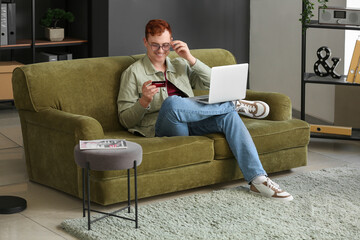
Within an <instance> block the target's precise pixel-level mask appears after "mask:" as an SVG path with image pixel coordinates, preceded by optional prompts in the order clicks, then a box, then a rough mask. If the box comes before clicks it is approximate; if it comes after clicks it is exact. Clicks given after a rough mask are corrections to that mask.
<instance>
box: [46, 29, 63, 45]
mask: <svg viewBox="0 0 360 240" xmlns="http://www.w3.org/2000/svg"><path fill="white" fill-rule="evenodd" d="M45 37H46V38H47V39H48V40H50V41H52V42H57V41H62V40H63V39H64V28H45Z"/></svg>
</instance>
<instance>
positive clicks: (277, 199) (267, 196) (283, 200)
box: [249, 189, 294, 202]
mask: <svg viewBox="0 0 360 240" xmlns="http://www.w3.org/2000/svg"><path fill="white" fill-rule="evenodd" d="M249 192H250V193H251V194H255V195H258V196H263V197H266V198H270V199H274V200H276V201H282V202H290V201H292V200H294V197H293V196H292V195H290V196H288V197H286V198H276V197H272V196H270V195H265V194H262V193H259V192H254V191H252V190H250V189H249Z"/></svg>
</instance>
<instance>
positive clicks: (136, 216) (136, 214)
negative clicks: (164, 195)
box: [134, 160, 138, 228]
mask: <svg viewBox="0 0 360 240" xmlns="http://www.w3.org/2000/svg"><path fill="white" fill-rule="evenodd" d="M134 182H135V227H136V228H138V206H137V205H138V197H137V173H136V160H135V161H134Z"/></svg>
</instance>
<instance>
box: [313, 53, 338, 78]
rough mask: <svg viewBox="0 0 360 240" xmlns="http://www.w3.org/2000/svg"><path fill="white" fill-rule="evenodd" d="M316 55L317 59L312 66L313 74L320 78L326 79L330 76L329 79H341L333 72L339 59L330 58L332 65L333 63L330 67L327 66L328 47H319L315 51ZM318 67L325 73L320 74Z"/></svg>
mask: <svg viewBox="0 0 360 240" xmlns="http://www.w3.org/2000/svg"><path fill="white" fill-rule="evenodd" d="M323 51H324V52H325V56H324V55H322V54H321V53H322V52H323ZM316 55H317V57H318V59H319V60H317V61H316V62H315V64H314V72H315V74H316V75H318V76H320V77H326V76H329V75H331V77H333V78H340V77H341V76H340V75H339V74H337V73H336V72H335V68H336V66H337V65H338V64H339V62H340V60H341V59H340V58H336V57H333V58H331V61H333V63H334V64H333V65H332V66H331V67H330V66H329V63H328V62H327V61H326V60H327V59H328V58H329V57H330V55H331V50H330V49H329V48H328V47H326V46H322V47H320V48H319V49H318V50H317V51H316ZM320 65H321V66H322V67H323V68H324V69H325V71H326V72H322V71H321V70H320Z"/></svg>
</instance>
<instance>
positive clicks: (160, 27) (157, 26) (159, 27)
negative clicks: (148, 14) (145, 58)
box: [145, 19, 172, 39]
mask: <svg viewBox="0 0 360 240" xmlns="http://www.w3.org/2000/svg"><path fill="white" fill-rule="evenodd" d="M165 30H168V31H169V33H170V36H171V35H172V34H171V28H170V25H169V23H167V22H166V21H165V20H162V19H153V20H150V21H149V22H148V23H147V24H146V27H145V38H146V39H147V38H148V35H149V34H150V35H151V36H155V35H161V34H162V33H163V32H165Z"/></svg>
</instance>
